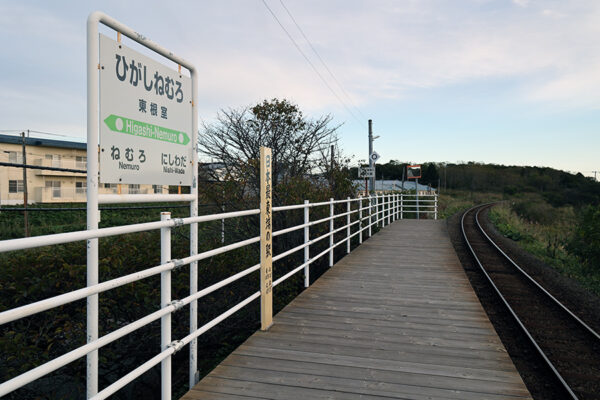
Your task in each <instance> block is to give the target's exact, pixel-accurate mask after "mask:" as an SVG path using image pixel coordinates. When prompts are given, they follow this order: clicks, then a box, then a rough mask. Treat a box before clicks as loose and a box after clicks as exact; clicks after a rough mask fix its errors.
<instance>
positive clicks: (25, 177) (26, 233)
mask: <svg viewBox="0 0 600 400" xmlns="http://www.w3.org/2000/svg"><path fill="white" fill-rule="evenodd" d="M27 136H29V129H28V130H27ZM21 138H22V139H23V140H22V142H23V208H24V210H23V217H24V221H25V237H29V218H28V215H27V214H28V213H27V168H26V167H25V166H26V165H27V152H26V149H25V132H21Z"/></svg>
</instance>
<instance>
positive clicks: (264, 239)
mask: <svg viewBox="0 0 600 400" xmlns="http://www.w3.org/2000/svg"><path fill="white" fill-rule="evenodd" d="M271 160H272V159H271V149H270V148H268V147H261V148H260V330H261V331H266V330H268V329H269V328H270V327H271V325H273V236H272V235H273V220H272V219H273V212H272V207H271V199H272V191H273V190H272V186H271V173H272V171H273V168H272V162H271Z"/></svg>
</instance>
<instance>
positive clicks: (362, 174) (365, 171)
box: [358, 167, 375, 178]
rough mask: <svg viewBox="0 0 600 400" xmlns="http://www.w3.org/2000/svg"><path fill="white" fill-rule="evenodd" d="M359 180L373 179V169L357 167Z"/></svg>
mask: <svg viewBox="0 0 600 400" xmlns="http://www.w3.org/2000/svg"><path fill="white" fill-rule="evenodd" d="M358 177H359V178H375V167H359V168H358Z"/></svg>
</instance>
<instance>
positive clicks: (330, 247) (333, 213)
mask: <svg viewBox="0 0 600 400" xmlns="http://www.w3.org/2000/svg"><path fill="white" fill-rule="evenodd" d="M334 215H335V210H334V204H333V197H332V198H330V199H329V217H330V218H331V219H330V220H329V266H330V267H333V226H334V225H333V216H334Z"/></svg>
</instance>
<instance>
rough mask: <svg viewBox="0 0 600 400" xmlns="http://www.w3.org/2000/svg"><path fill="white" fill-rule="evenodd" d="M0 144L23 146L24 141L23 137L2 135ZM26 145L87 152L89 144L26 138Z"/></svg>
mask: <svg viewBox="0 0 600 400" xmlns="http://www.w3.org/2000/svg"><path fill="white" fill-rule="evenodd" d="M0 143H10V144H18V145H20V144H22V143H23V139H22V138H21V136H12V135H0ZM25 144H26V145H27V146H42V147H59V148H61V149H78V150H86V149H87V144H86V143H85V142H72V141H68V140H55V139H40V138H32V137H26V138H25Z"/></svg>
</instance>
